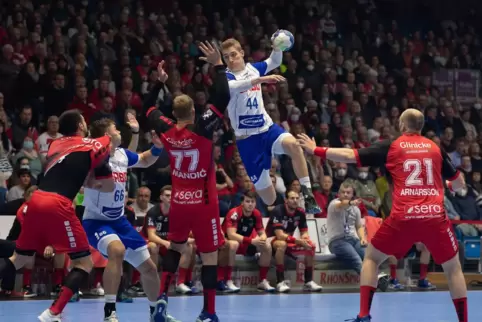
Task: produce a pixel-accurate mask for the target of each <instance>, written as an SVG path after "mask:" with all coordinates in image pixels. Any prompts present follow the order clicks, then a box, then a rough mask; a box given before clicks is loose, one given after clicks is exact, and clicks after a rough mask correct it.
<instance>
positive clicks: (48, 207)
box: [0, 110, 118, 322]
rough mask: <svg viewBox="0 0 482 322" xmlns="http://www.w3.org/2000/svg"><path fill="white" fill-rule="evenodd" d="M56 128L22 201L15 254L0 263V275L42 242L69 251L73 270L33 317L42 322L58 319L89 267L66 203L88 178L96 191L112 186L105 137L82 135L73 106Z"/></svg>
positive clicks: (17, 266)
mask: <svg viewBox="0 0 482 322" xmlns="http://www.w3.org/2000/svg"><path fill="white" fill-rule="evenodd" d="M59 132H60V133H61V134H62V135H64V137H62V138H59V139H56V140H54V141H53V142H52V143H51V145H50V148H49V151H48V153H47V164H46V167H45V171H44V177H43V178H42V180H41V181H40V184H39V190H37V191H35V192H34V193H33V194H32V198H31V199H30V200H29V201H28V202H27V204H26V207H27V209H26V212H25V216H24V222H23V225H22V231H21V233H20V236H19V238H18V240H17V245H16V250H15V253H14V254H13V256H12V257H10V259H9V260H6V261H4V262H0V278H2V277H3V275H4V273H5V272H7V274H8V272H11V271H12V270H18V269H20V268H21V267H23V266H24V265H25V264H26V263H27V262H28V261H29V260H30V258H31V257H32V256H34V255H35V253H36V252H37V251H40V252H43V251H44V248H45V247H46V246H52V248H53V249H55V251H56V252H58V253H67V254H69V256H70V258H71V260H72V267H73V268H72V270H71V271H70V272H69V274H68V275H67V276H66V278H65V283H64V285H63V286H62V288H61V290H60V294H59V297H58V298H57V299H56V300H55V302H54V303H53V304H52V306H51V307H50V308H49V309H47V310H45V311H44V312H43V313H42V314H41V315H40V316H39V317H38V318H39V320H40V321H42V322H59V321H61V318H60V314H61V313H62V311H63V309H64V308H65V306H66V305H67V303H68V302H69V300H70V298H71V297H72V295H73V294H75V293H76V292H77V291H78V289H79V286H80V284H81V283H82V281H83V280H84V279H87V278H88V276H89V272H90V271H91V270H92V259H91V256H90V251H89V242H88V240H87V236H86V234H85V232H84V230H83V228H82V224H81V223H80V220H79V219H78V218H77V216H76V214H75V210H74V208H73V207H72V201H73V199H74V198H75V196H76V195H77V192H78V191H79V190H80V187H81V186H82V185H83V184H84V182H85V181H86V179H88V178H90V177H92V176H95V177H96V178H98V180H99V183H100V188H99V190H100V191H104V192H109V191H113V190H114V187H115V184H114V180H113V178H112V171H111V169H110V167H109V164H108V162H107V160H108V156H109V151H110V144H111V138H110V137H109V136H103V137H101V138H98V139H89V138H85V136H86V135H87V132H88V130H87V124H86V123H85V120H84V117H83V116H82V115H81V114H80V113H79V112H78V111H76V110H72V111H67V112H64V113H62V115H61V116H60V119H59ZM113 139H114V138H113ZM113 144H114V145H117V144H118V143H117V142H113ZM66 178H68V180H66ZM87 181H89V180H87Z"/></svg>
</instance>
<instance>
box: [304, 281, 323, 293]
mask: <svg viewBox="0 0 482 322" xmlns="http://www.w3.org/2000/svg"><path fill="white" fill-rule="evenodd" d="M322 290H323V287H322V286H321V285H318V284H316V283H315V282H314V281H309V282H308V283H305V285H303V291H308V292H321V291H322Z"/></svg>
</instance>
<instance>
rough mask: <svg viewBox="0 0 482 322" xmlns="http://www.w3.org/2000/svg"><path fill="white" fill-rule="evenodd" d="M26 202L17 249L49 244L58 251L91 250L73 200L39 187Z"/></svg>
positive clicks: (29, 249)
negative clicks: (41, 189)
mask: <svg viewBox="0 0 482 322" xmlns="http://www.w3.org/2000/svg"><path fill="white" fill-rule="evenodd" d="M26 205H27V211H26V213H25V218H24V222H23V225H22V231H21V232H20V236H19V237H18V240H17V250H19V251H33V250H35V251H39V250H42V251H43V249H44V248H45V247H46V246H52V247H53V249H54V250H55V252H56V253H69V254H72V253H79V252H89V241H88V240H87V235H86V234H85V231H84V229H83V228H82V224H81V222H80V220H79V219H78V218H77V216H76V214H75V210H74V208H73V207H72V200H69V199H68V198H66V197H63V196H61V195H58V194H56V193H51V192H44V191H39V190H37V191H35V192H34V193H33V194H32V198H31V199H30V201H28V202H27V204H26Z"/></svg>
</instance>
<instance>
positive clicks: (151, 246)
mask: <svg viewBox="0 0 482 322" xmlns="http://www.w3.org/2000/svg"><path fill="white" fill-rule="evenodd" d="M147 250H148V251H149V254H150V255H151V256H152V255H157V254H159V245H157V244H156V243H153V242H149V243H148V244H147Z"/></svg>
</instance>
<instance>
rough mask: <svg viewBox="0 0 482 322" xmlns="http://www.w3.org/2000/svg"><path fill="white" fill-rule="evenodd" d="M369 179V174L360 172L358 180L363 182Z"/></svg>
mask: <svg viewBox="0 0 482 322" xmlns="http://www.w3.org/2000/svg"><path fill="white" fill-rule="evenodd" d="M367 177H368V172H365V171H363V172H360V173H358V178H360V179H362V180H365V179H366V178H367Z"/></svg>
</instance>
